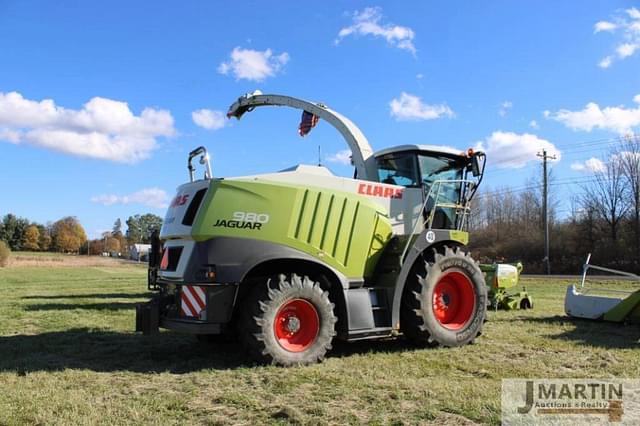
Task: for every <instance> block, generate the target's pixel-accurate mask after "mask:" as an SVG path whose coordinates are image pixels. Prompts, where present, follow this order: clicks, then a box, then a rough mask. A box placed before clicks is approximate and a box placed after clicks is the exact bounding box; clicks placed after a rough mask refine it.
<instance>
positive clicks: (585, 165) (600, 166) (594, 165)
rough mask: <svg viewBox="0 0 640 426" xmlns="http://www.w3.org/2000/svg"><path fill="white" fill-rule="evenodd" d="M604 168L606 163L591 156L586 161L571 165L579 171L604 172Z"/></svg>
mask: <svg viewBox="0 0 640 426" xmlns="http://www.w3.org/2000/svg"><path fill="white" fill-rule="evenodd" d="M604 168H605V165H604V163H603V162H602V161H601V160H599V159H597V158H595V157H591V158H589V159H588V160H587V161H585V162H577V163H573V164H572V165H571V169H572V170H576V171H578V172H589V173H596V172H598V173H599V172H603V171H604Z"/></svg>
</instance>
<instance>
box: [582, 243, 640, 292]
mask: <svg viewBox="0 0 640 426" xmlns="http://www.w3.org/2000/svg"><path fill="white" fill-rule="evenodd" d="M590 260H591V253H589V254H588V255H587V260H586V261H585V263H584V265H583V266H582V280H581V281H580V289H581V290H583V291H584V293H588V292H589V289H588V288H586V289H585V288H584V283H585V281H586V279H587V272H588V271H589V269H595V270H596V271H602V272H609V273H611V274H615V275H622V276H624V277H628V278H633V279H634V280H636V281H640V276H638V275H636V274H632V273H631V272H625V271H619V270H617V269H611V268H605V267H603V266H597V265H591V264H589V261H590ZM605 291H606V292H609V293H620V294H631V293H633V291H626V290H615V289H606V290H605Z"/></svg>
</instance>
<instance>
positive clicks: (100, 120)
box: [0, 92, 175, 164]
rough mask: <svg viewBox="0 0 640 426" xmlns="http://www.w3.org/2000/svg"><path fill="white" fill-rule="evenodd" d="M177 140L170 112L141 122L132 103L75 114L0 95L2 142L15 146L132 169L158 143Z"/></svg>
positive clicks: (96, 104) (100, 103)
mask: <svg viewBox="0 0 640 426" xmlns="http://www.w3.org/2000/svg"><path fill="white" fill-rule="evenodd" d="M174 134H175V129H174V127H173V117H172V116H171V113H169V112H168V111H165V110H158V109H154V108H145V109H144V110H142V113H140V115H139V116H136V115H134V114H133V113H132V112H131V110H130V109H129V106H128V105H127V103H126V102H120V101H114V100H111V99H106V98H100V97H95V98H92V99H91V100H90V101H89V102H87V103H86V104H84V105H83V107H82V108H81V109H79V110H73V109H67V108H63V107H60V106H57V105H56V104H55V102H54V101H53V100H51V99H45V100H42V101H32V100H29V99H25V98H24V97H23V96H22V95H21V94H20V93H17V92H9V93H2V92H0V140H4V141H8V142H11V143H27V144H30V145H34V146H38V147H42V148H47V149H52V150H55V151H59V152H63V153H66V154H71V155H77V156H81V157H90V158H98V159H102V160H110V161H116V162H120V163H130V164H131V163H136V162H138V161H140V160H143V159H145V158H148V157H149V155H150V154H151V152H152V151H153V150H154V149H156V147H157V142H156V138H158V137H160V136H172V135H174Z"/></svg>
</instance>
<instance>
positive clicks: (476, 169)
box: [471, 155, 480, 177]
mask: <svg viewBox="0 0 640 426" xmlns="http://www.w3.org/2000/svg"><path fill="white" fill-rule="evenodd" d="M478 157H479V155H474V156H473V158H472V159H471V173H472V174H473V177H478V176H480V159H479V158H478Z"/></svg>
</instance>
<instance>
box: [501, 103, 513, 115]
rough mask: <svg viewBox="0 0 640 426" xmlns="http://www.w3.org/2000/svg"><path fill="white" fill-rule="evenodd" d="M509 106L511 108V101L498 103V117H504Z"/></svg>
mask: <svg viewBox="0 0 640 426" xmlns="http://www.w3.org/2000/svg"><path fill="white" fill-rule="evenodd" d="M511 108H513V102H511V101H504V102H502V103H501V104H500V110H499V111H498V114H500V117H504V116H505V115H507V113H508V112H509V110H510V109H511Z"/></svg>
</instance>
